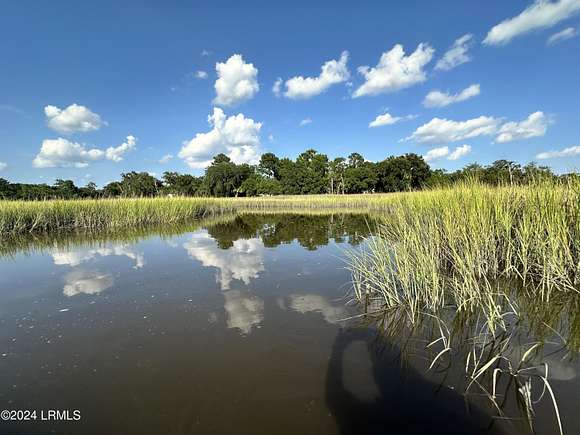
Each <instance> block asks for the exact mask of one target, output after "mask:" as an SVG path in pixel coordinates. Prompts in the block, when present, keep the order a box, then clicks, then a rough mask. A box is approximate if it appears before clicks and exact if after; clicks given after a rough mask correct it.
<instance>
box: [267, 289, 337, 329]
mask: <svg viewBox="0 0 580 435" xmlns="http://www.w3.org/2000/svg"><path fill="white" fill-rule="evenodd" d="M278 305H279V306H280V307H282V306H284V304H283V303H279V304H278ZM289 307H290V309H292V310H294V311H297V312H299V313H302V314H306V313H320V314H322V317H323V318H324V320H326V321H327V322H328V323H338V322H339V321H340V320H342V319H344V318H345V317H346V316H347V314H346V309H345V308H344V307H343V306H342V305H332V304H331V303H330V302H329V301H328V299H326V298H324V297H323V296H320V295H313V294H306V295H290V296H289Z"/></svg>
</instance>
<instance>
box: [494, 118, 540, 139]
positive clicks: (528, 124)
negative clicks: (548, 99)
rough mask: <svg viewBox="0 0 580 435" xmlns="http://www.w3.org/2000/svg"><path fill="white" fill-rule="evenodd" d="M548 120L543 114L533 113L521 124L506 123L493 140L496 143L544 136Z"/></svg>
mask: <svg viewBox="0 0 580 435" xmlns="http://www.w3.org/2000/svg"><path fill="white" fill-rule="evenodd" d="M548 124H549V119H548V118H547V117H546V115H544V113H543V112H539V111H538V112H534V113H532V114H531V115H530V116H528V118H527V119H525V120H523V121H521V122H506V123H505V124H504V125H502V127H501V129H500V130H499V134H498V136H497V138H496V139H495V140H496V142H498V143H506V142H511V141H514V140H521V139H529V138H532V137H538V136H544V135H545V134H546V131H547V130H548Z"/></svg>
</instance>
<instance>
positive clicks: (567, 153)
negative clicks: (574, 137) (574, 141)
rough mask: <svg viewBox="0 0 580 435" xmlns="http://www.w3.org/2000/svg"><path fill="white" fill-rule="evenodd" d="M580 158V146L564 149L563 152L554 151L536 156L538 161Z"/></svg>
mask: <svg viewBox="0 0 580 435" xmlns="http://www.w3.org/2000/svg"><path fill="white" fill-rule="evenodd" d="M573 156H580V145H576V146H573V147H569V148H564V149H563V150H559V151H558V150H553V151H546V152H543V153H540V154H538V155H537V156H536V158H537V159H540V160H545V159H554V158H557V157H573Z"/></svg>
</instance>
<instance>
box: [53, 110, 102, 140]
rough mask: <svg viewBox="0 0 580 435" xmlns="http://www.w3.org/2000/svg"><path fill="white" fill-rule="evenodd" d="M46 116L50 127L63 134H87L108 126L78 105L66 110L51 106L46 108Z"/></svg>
mask: <svg viewBox="0 0 580 435" xmlns="http://www.w3.org/2000/svg"><path fill="white" fill-rule="evenodd" d="M44 114H45V115H46V118H47V122H48V126H49V127H50V128H51V129H53V130H55V131H58V132H59V133H62V134H71V133H76V132H83V133H86V132H88V131H95V130H98V129H99V128H101V127H102V126H103V125H107V123H106V122H105V121H103V120H102V119H101V117H100V116H99V115H98V114H96V113H94V112H91V111H90V110H89V109H88V108H87V107H85V106H80V105H78V104H71V105H70V106H68V107H67V108H66V109H60V108H59V107H56V106H50V105H49V106H46V107H45V108H44Z"/></svg>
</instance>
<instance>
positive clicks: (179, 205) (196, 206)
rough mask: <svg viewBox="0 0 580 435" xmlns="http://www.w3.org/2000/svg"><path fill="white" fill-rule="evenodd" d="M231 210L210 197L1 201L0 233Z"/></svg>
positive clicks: (156, 221)
mask: <svg viewBox="0 0 580 435" xmlns="http://www.w3.org/2000/svg"><path fill="white" fill-rule="evenodd" d="M233 211H234V208H233V207H232V204H230V203H228V202H227V201H224V200H219V199H211V198H207V199H206V198H139V199H98V200H56V201H0V236H8V235H14V234H18V233H25V232H31V233H33V232H38V233H42V232H51V231H58V230H77V229H103V230H105V229H122V228H131V227H137V226H150V225H172V224H178V223H184V222H188V221H192V220H194V219H200V218H204V217H210V216H217V215H221V214H224V213H231V212H233Z"/></svg>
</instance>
